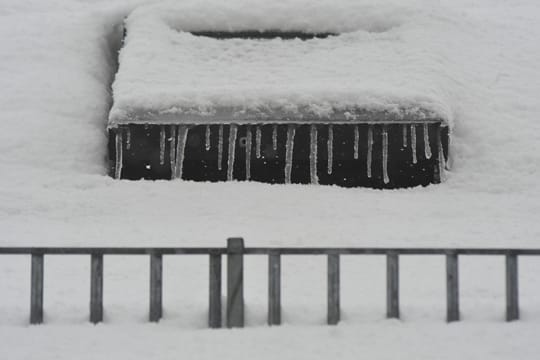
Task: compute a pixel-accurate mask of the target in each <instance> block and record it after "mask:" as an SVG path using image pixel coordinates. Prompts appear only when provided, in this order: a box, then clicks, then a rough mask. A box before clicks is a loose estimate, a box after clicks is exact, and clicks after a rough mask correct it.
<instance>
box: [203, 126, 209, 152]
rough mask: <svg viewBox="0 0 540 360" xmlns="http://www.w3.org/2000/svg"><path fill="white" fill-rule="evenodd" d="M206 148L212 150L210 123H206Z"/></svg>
mask: <svg viewBox="0 0 540 360" xmlns="http://www.w3.org/2000/svg"><path fill="white" fill-rule="evenodd" d="M204 148H205V149H206V151H210V125H206V134H205V141H204Z"/></svg>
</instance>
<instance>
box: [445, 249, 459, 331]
mask: <svg viewBox="0 0 540 360" xmlns="http://www.w3.org/2000/svg"><path fill="white" fill-rule="evenodd" d="M446 321H448V322H452V321H459V272H458V255H457V253H455V252H451V253H448V254H446Z"/></svg>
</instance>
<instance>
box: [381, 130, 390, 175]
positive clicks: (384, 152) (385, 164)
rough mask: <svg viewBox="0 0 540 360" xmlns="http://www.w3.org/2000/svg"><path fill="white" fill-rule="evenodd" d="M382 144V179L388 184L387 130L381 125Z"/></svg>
mask: <svg viewBox="0 0 540 360" xmlns="http://www.w3.org/2000/svg"><path fill="white" fill-rule="evenodd" d="M382 144H383V145H382V146H383V148H382V169H383V181H384V183H385V184H388V183H389V182H390V179H389V178H388V130H387V128H386V126H383V131H382Z"/></svg>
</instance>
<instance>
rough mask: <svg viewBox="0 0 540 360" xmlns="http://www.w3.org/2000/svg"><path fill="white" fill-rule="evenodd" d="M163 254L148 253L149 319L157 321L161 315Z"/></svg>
mask: <svg viewBox="0 0 540 360" xmlns="http://www.w3.org/2000/svg"><path fill="white" fill-rule="evenodd" d="M162 299H163V256H162V255H161V254H152V255H150V311H149V320H150V321H151V322H158V321H159V320H160V319H161V317H162V315H163V300H162Z"/></svg>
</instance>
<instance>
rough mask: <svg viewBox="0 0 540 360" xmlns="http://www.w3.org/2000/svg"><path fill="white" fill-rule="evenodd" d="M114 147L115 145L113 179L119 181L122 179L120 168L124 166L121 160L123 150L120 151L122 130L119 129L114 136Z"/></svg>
mask: <svg viewBox="0 0 540 360" xmlns="http://www.w3.org/2000/svg"><path fill="white" fill-rule="evenodd" d="M114 140H115V145H116V163H115V166H114V178H115V179H120V178H121V177H122V166H123V165H124V159H123V151H122V150H123V149H122V145H123V144H122V142H123V141H122V130H121V129H120V128H118V129H117V131H116V136H115V139H114Z"/></svg>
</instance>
